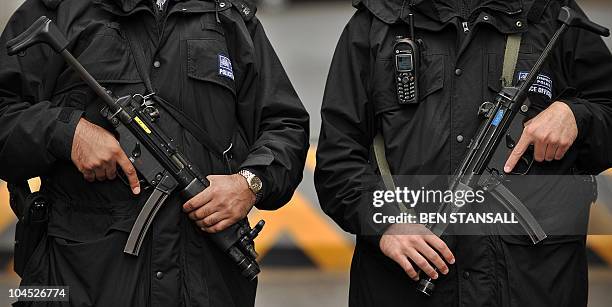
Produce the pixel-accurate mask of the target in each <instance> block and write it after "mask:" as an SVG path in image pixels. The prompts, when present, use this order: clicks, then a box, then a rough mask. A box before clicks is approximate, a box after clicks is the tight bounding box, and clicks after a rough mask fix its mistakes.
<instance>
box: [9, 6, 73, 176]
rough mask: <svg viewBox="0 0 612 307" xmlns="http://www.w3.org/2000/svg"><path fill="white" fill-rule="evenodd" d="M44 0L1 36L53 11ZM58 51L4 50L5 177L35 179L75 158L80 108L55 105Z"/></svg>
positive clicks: (16, 32) (25, 8) (26, 8)
mask: <svg viewBox="0 0 612 307" xmlns="http://www.w3.org/2000/svg"><path fill="white" fill-rule="evenodd" d="M49 13H50V12H48V11H47V10H46V8H45V7H44V6H43V4H42V2H41V1H32V0H30V1H27V2H26V3H25V4H24V5H23V6H22V7H21V8H20V9H18V10H17V12H16V13H15V14H14V15H13V17H12V18H11V20H10V21H9V22H8V24H7V26H6V28H5V30H4V32H3V33H2V36H1V37H0V50H6V49H5V46H6V43H7V41H9V40H10V39H12V38H13V37H16V36H17V35H19V34H20V33H21V32H23V31H24V30H25V29H27V28H28V27H29V26H30V25H31V24H32V23H33V22H34V21H35V20H36V19H37V18H38V17H40V16H42V15H47V16H49ZM54 57H56V56H55V55H53V54H52V51H51V49H50V48H48V47H46V46H41V45H37V46H34V47H32V48H30V49H28V51H27V52H26V53H25V54H22V55H19V56H8V55H7V53H6V51H2V52H0V178H2V179H3V180H6V181H18V180H24V179H29V178H32V177H36V176H40V175H42V174H44V173H45V172H46V171H47V170H49V168H50V167H51V166H52V165H53V164H54V163H56V162H57V161H59V160H67V161H70V158H71V157H70V156H71V149H72V139H73V136H74V131H75V129H76V125H77V123H78V121H79V118H80V113H81V112H80V111H76V110H74V109H70V108H63V107H58V106H54V105H53V103H51V102H50V101H49V100H48V99H50V97H47V96H50V95H48V94H46V93H49V92H50V91H49V88H51V87H52V86H53V84H54V83H55V79H56V78H57V76H54V75H53V73H52V72H51V71H50V70H49V68H48V67H49V66H50V65H49V61H51V58H54Z"/></svg>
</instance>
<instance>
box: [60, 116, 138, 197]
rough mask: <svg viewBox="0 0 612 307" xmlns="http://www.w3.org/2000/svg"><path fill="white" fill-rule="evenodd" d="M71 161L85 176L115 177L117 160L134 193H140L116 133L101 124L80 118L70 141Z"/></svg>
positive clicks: (94, 178) (131, 166) (110, 178)
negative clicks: (113, 133) (100, 125)
mask: <svg viewBox="0 0 612 307" xmlns="http://www.w3.org/2000/svg"><path fill="white" fill-rule="evenodd" d="M71 156H72V162H73V163H74V165H76V167H77V168H78V169H79V171H80V172H81V173H83V176H84V177H85V180H87V181H89V182H93V181H95V180H99V181H104V180H107V179H108V180H114V179H115V178H116V176H117V164H119V167H121V169H122V170H123V172H124V173H125V174H126V176H127V178H128V181H129V182H130V187H131V189H132V192H133V193H134V194H140V182H139V181H138V176H137V174H136V170H135V169H134V166H133V165H132V163H131V162H130V160H129V159H128V157H127V156H126V154H125V152H123V150H122V149H121V146H120V145H119V142H118V141H117V139H115V137H114V136H113V135H112V134H111V133H110V132H108V131H106V130H104V128H102V127H99V126H96V125H94V124H92V123H90V122H88V121H87V120H85V119H83V118H81V120H80V121H79V123H78V125H77V127H76V131H75V133H74V138H73V141H72V153H71Z"/></svg>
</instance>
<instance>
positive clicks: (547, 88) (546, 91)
mask: <svg viewBox="0 0 612 307" xmlns="http://www.w3.org/2000/svg"><path fill="white" fill-rule="evenodd" d="M528 74H529V72H528V71H521V72H519V74H518V80H519V81H525V79H527V75H528ZM552 91H553V80H552V78H551V77H549V76H547V75H545V74H539V75H538V77H537V78H536V81H535V82H534V83H533V85H532V86H531V87H530V88H529V92H531V93H536V94H540V95H544V96H546V97H548V99H552Z"/></svg>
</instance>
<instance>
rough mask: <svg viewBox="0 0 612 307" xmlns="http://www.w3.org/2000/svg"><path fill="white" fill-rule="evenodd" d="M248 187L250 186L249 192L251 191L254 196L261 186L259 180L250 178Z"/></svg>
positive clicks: (254, 177)
mask: <svg viewBox="0 0 612 307" xmlns="http://www.w3.org/2000/svg"><path fill="white" fill-rule="evenodd" d="M249 185H250V186H251V191H253V193H255V194H257V193H258V192H259V191H260V190H261V188H262V186H263V184H262V182H261V179H259V177H257V176H253V177H252V178H251V180H250V182H249Z"/></svg>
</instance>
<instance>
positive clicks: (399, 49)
mask: <svg viewBox="0 0 612 307" xmlns="http://www.w3.org/2000/svg"><path fill="white" fill-rule="evenodd" d="M408 16H409V19H410V38H404V37H401V36H398V37H397V39H396V41H395V45H394V47H393V54H394V55H395V77H396V78H395V82H396V85H397V98H398V101H399V104H417V103H419V86H418V80H419V78H418V70H419V63H420V50H419V44H418V42H416V41H415V40H414V16H413V15H412V14H409V15H408Z"/></svg>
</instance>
